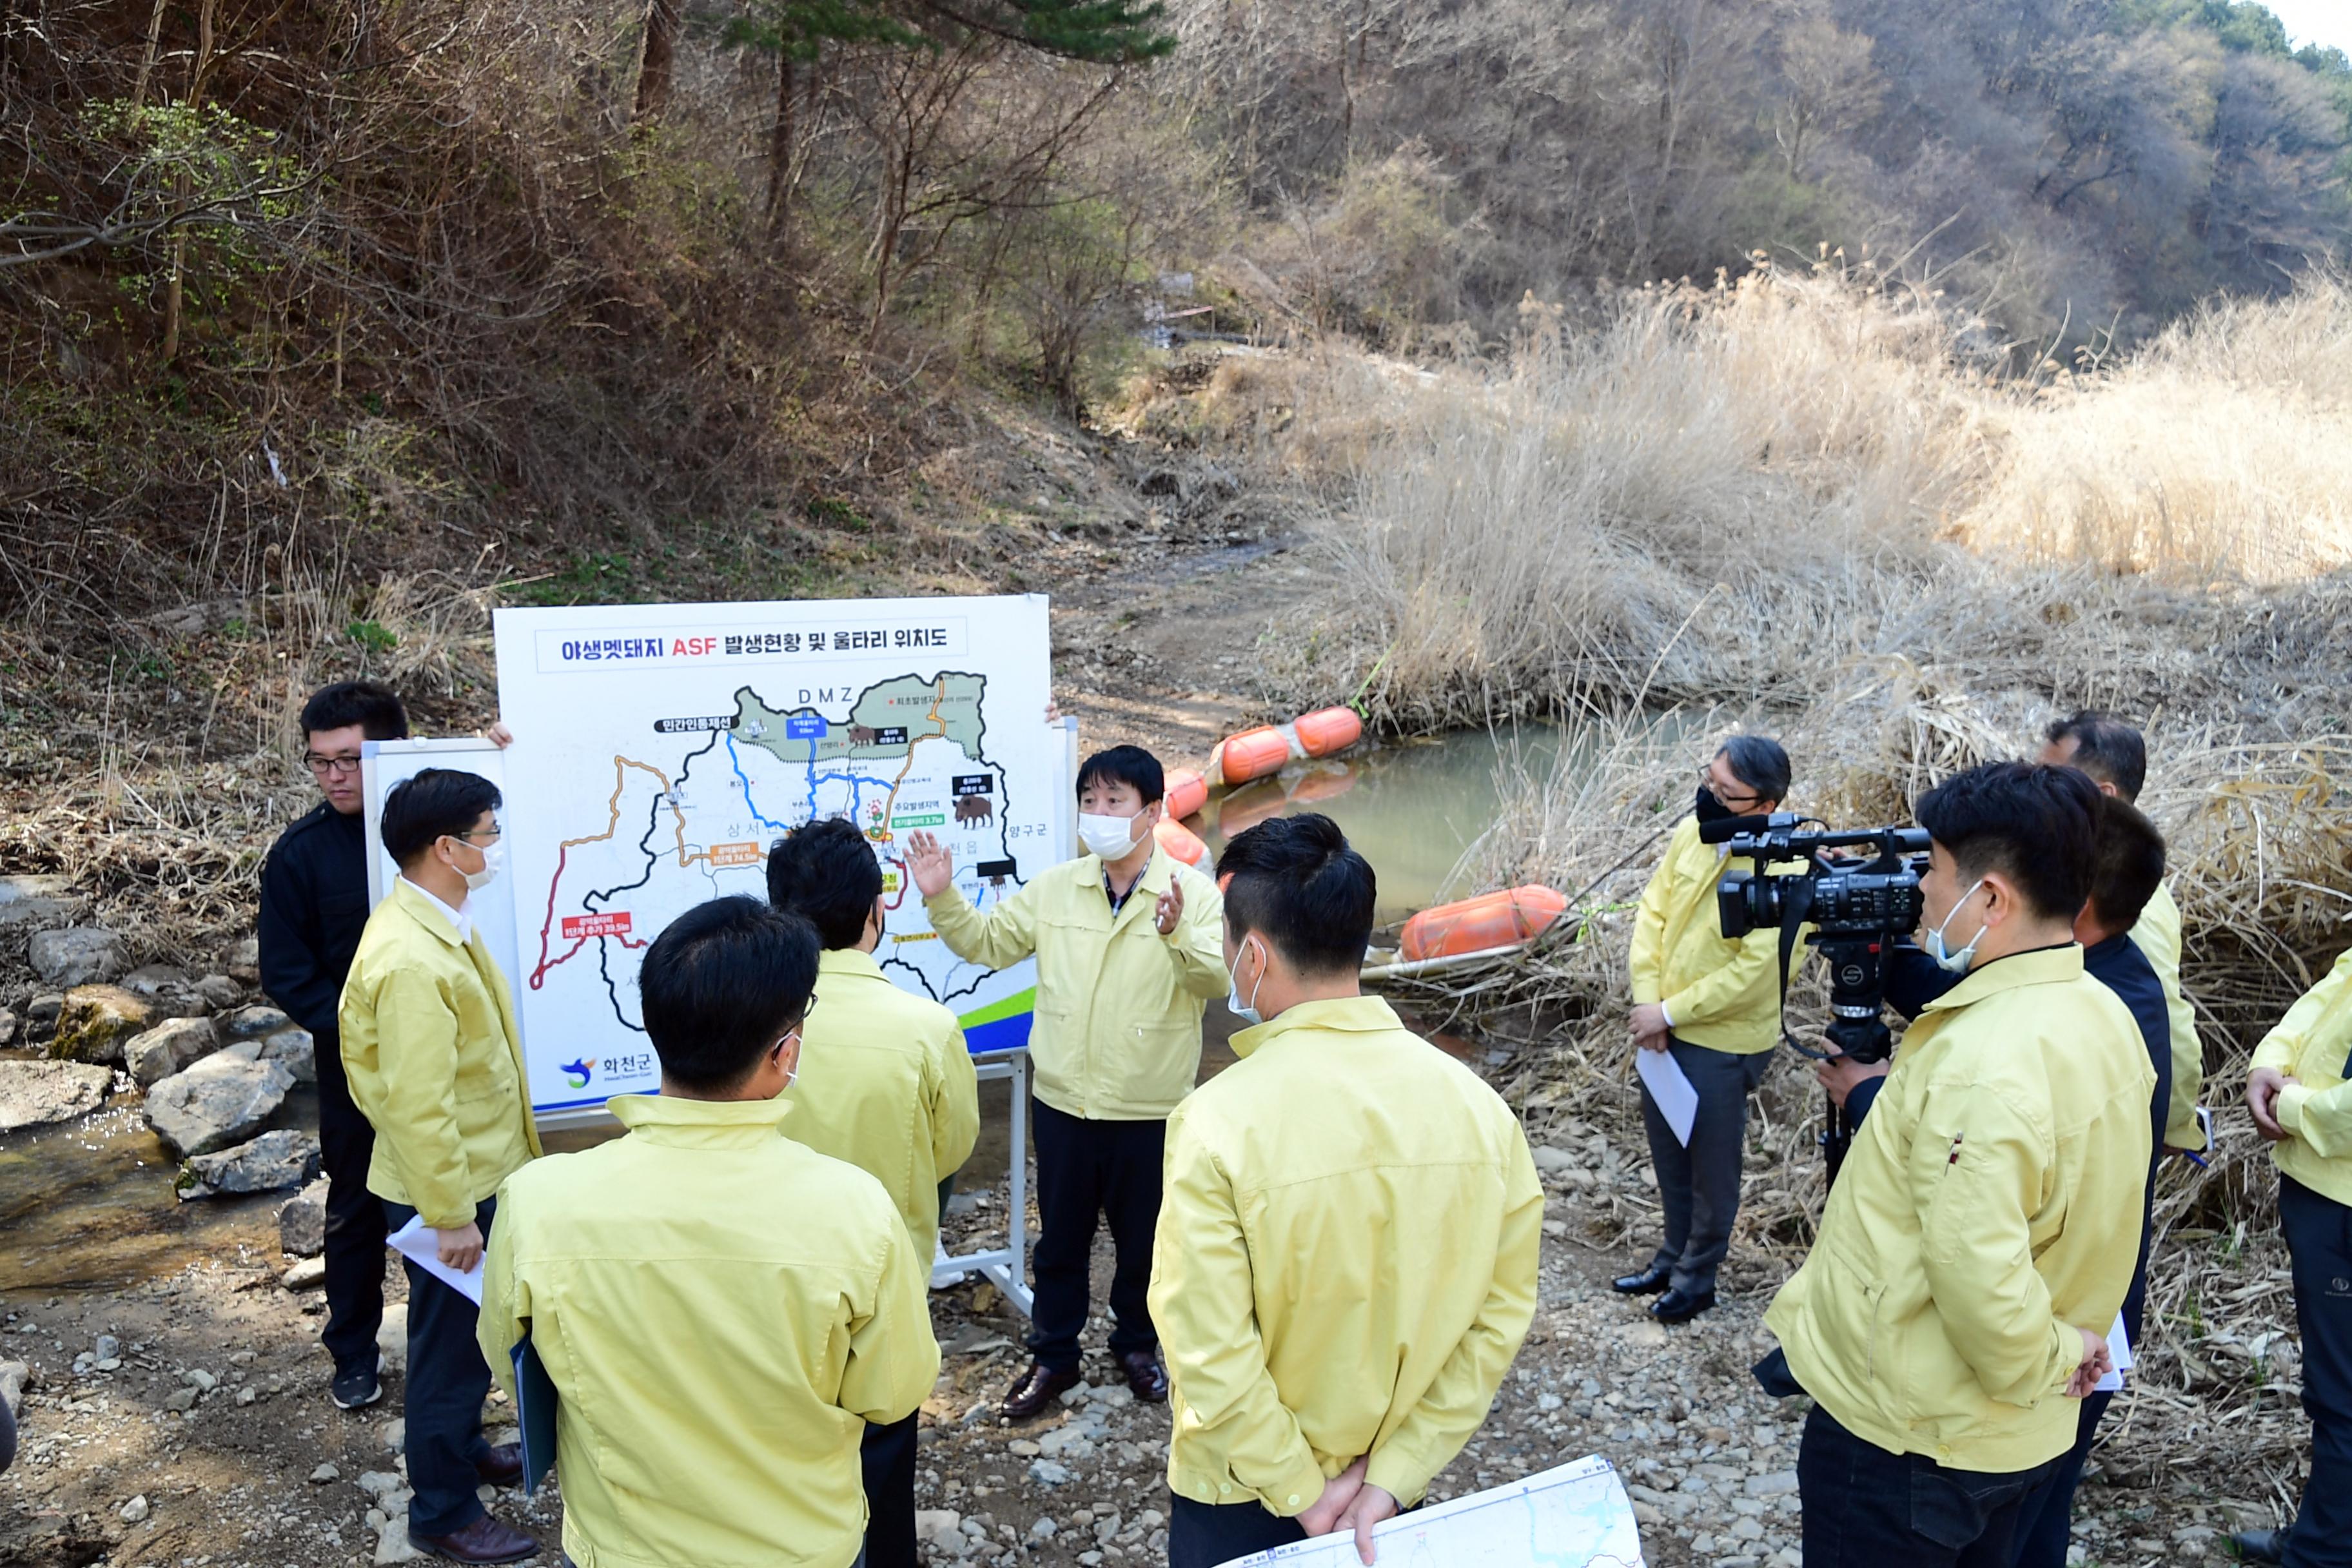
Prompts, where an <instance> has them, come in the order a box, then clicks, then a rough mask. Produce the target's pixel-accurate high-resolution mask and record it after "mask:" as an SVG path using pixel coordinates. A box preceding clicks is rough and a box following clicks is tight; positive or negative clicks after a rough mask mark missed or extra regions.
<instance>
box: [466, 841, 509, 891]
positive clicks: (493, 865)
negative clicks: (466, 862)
mask: <svg viewBox="0 0 2352 1568" xmlns="http://www.w3.org/2000/svg"><path fill="white" fill-rule="evenodd" d="M481 850H482V868H481V869H480V870H478V871H467V872H465V873H463V875H464V876H465V879H466V891H467V892H469V893H478V892H480V891H481V890H482V889H484V888H487V887H488V886H489V885H490V884H491V883H492V882H494V881H496V880H497V879H498V875H499V872H500V871H502V870H504V869H505V868H506V864H507V846H506V840H505V839H503V838H501V839H499V841H498V842H497V843H495V844H488V845H484V846H482V847H481Z"/></svg>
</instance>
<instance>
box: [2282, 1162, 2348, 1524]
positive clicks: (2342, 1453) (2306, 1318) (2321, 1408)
mask: <svg viewBox="0 0 2352 1568" xmlns="http://www.w3.org/2000/svg"><path fill="white" fill-rule="evenodd" d="M2278 1204H2279V1228H2280V1229H2281V1230H2283V1231H2284V1232H2285V1233H2286V1245H2287V1250H2288V1251H2289V1252H2290V1253H2292V1254H2294V1321H2295V1327H2296V1329H2297V1331H2300V1333H2301V1334H2302V1336H2303V1408H2304V1410H2305V1413H2306V1414H2308V1415H2310V1417H2311V1479H2310V1480H2309V1481H2307V1482H2305V1484H2304V1489H2303V1508H2302V1511H2301V1512H2300V1513H2299V1514H2298V1515H2297V1516H2296V1518H2295V1521H2294V1536H2293V1537H2292V1538H2291V1539H2290V1540H2289V1541H2288V1542H2287V1548H2286V1557H2285V1563H2286V1568H2347V1564H2352V1205H2344V1204H2339V1203H2337V1202H2336V1200H2335V1199H2333V1198H2330V1197H2326V1196H2325V1195H2323V1194H2319V1193H2315V1192H2313V1191H2312V1190H2311V1189H2310V1188H2309V1187H2306V1186H2305V1185H2304V1184H2302V1183H2300V1182H2298V1181H2296V1180H2295V1179H2294V1177H2292V1176H2287V1175H2282V1176H2280V1177H2279V1198H2278Z"/></svg>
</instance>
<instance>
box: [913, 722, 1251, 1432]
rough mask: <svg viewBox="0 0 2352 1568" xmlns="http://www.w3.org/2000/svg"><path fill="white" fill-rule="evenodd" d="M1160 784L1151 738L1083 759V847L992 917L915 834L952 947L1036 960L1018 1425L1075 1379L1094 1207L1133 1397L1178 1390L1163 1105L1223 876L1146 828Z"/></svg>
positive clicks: (1195, 1006)
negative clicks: (1171, 1379)
mask: <svg viewBox="0 0 2352 1568" xmlns="http://www.w3.org/2000/svg"><path fill="white" fill-rule="evenodd" d="M1164 790H1165V780H1164V778H1163V776H1162V774H1161V772H1160V763H1159V760H1158V759H1157V758H1155V757H1153V756H1152V754H1151V753H1150V752H1147V751H1144V750H1143V749H1142V748H1140V747H1139V746H1113V747H1111V748H1110V749H1109V750H1108V751H1105V752H1096V753H1095V754H1094V755H1093V756H1090V757H1088V758H1087V760H1086V762H1085V763H1084V764H1083V765H1082V766H1080V768H1079V769H1078V837H1079V839H1080V841H1081V842H1082V843H1083V844H1084V845H1085V846H1086V849H1087V852H1086V853H1085V854H1084V855H1081V856H1079V857H1078V858H1076V859H1075V860H1066V861H1064V862H1063V863H1062V864H1060V865H1058V866H1053V867H1049V868H1046V869H1045V870H1044V871H1042V872H1040V873H1038V874H1037V875H1036V876H1034V877H1033V878H1031V879H1030V880H1029V882H1028V883H1027V885H1025V886H1024V887H1023V888H1022V889H1021V890H1020V891H1019V892H1017V893H1014V894H1013V896H1012V897H1011V898H1009V899H1006V900H1003V902H1002V903H999V904H997V905H996V906H995V907H994V908H993V909H991V910H987V911H986V912H985V913H982V912H981V911H980V910H975V909H973V907H972V905H971V899H970V898H969V897H968V896H967V894H966V892H965V890H964V889H962V888H960V887H958V886H957V885H956V881H955V862H954V859H953V858H952V857H951V856H950V854H949V852H948V850H947V849H946V848H945V847H943V846H942V845H940V842H939V841H938V840H937V839H936V838H934V837H932V836H931V835H929V834H928V833H914V834H911V835H909V836H908V850H909V853H908V861H907V864H908V869H909V870H910V871H911V872H912V873H913V874H914V878H915V885H916V886H917V887H918V888H919V889H922V894H923V907H924V910H926V912H928V913H929V916H930V921H931V929H932V930H934V931H938V932H939V934H940V941H942V942H946V943H947V944H948V947H949V949H950V951H951V952H954V953H955V954H956V955H957V956H958V957H960V958H963V959H967V960H969V961H971V963H981V964H985V965H987V966H988V967H989V968H991V969H1003V968H1005V967H1007V966H1008V965H1011V964H1014V963H1020V962H1021V961H1022V960H1023V959H1024V958H1027V957H1029V956H1031V955H1032V954H1033V953H1034V955H1035V956H1036V959H1037V1007H1036V1023H1035V1025H1034V1028H1033V1030H1032V1032H1031V1034H1030V1037H1029V1059H1030V1063H1031V1065H1032V1067H1033V1068H1034V1070H1035V1074H1036V1105H1035V1115H1034V1120H1033V1121H1032V1123H1031V1125H1032V1126H1033V1128H1034V1136H1035V1140H1036V1145H1037V1216H1038V1236H1037V1250H1036V1253H1035V1255H1034V1259H1033V1264H1032V1267H1033V1268H1034V1269H1035V1290H1036V1296H1035V1300H1034V1310H1033V1314H1032V1318H1031V1331H1030V1334H1029V1349H1030V1352H1031V1353H1032V1355H1033V1356H1034V1358H1035V1359H1034V1361H1033V1362H1032V1363H1031V1365H1030V1367H1029V1369H1028V1370H1027V1371H1026V1372H1024V1373H1022V1374H1021V1376H1020V1378H1019V1380H1018V1381H1016V1382H1015V1383H1014V1384H1013V1388H1012V1392H1011V1393H1010V1394H1008V1395H1007V1396H1006V1398H1005V1401H1004V1404H1003V1415H1005V1416H1006V1417H1007V1418H1009V1419H1011V1420H1014V1421H1024V1420H1027V1419H1028V1418H1029V1417H1031V1416H1033V1415H1036V1414H1037V1413H1038V1412H1040V1411H1042V1410H1045V1409H1046V1408H1047V1407H1049V1406H1050V1405H1052V1404H1053V1402H1054V1401H1055V1399H1056V1398H1058V1397H1059V1396H1060V1395H1061V1394H1063V1393H1064V1392H1065V1391H1066V1390H1067V1389H1070V1388H1073V1387H1075V1386H1076V1384H1077V1382H1078V1378H1079V1372H1078V1364H1079V1345H1078V1336H1079V1334H1080V1333H1081V1332H1082V1331H1084V1330H1085V1328H1086V1325H1087V1302H1088V1299H1089V1296H1090V1293H1091V1292H1090V1289H1089V1285H1088V1280H1087V1263H1088V1260H1089V1255H1090V1254H1091V1252H1092V1250H1093V1247H1094V1237H1095V1220H1096V1216H1097V1215H1100V1214H1107V1215H1108V1217H1109V1220H1110V1237H1111V1245H1112V1247H1113V1248H1114V1249H1115V1252H1116V1258H1117V1261H1116V1265H1115V1267H1114V1269H1113V1272H1112V1275H1111V1285H1110V1307H1111V1313H1112V1316H1113V1318H1114V1319H1115V1320H1116V1321H1115V1323H1114V1325H1113V1327H1112V1329H1111V1334H1110V1352H1111V1355H1112V1357H1113V1358H1114V1359H1115V1360H1116V1361H1117V1362H1118V1367H1119V1371H1120V1372H1121V1373H1123V1374H1124V1375H1125V1376H1126V1378H1127V1382H1128V1386H1129V1388H1131V1389H1132V1390H1134V1392H1135V1396H1136V1397H1137V1398H1138V1399H1141V1400H1146V1401H1157V1400H1162V1399H1165V1398H1167V1397H1168V1374H1167V1373H1166V1372H1165V1371H1163V1370H1162V1369H1161V1367H1160V1356H1159V1343H1160V1336H1159V1335H1158V1334H1157V1333H1156V1332H1155V1331H1153V1329H1152V1326H1151V1310H1150V1304H1149V1301H1148V1299H1147V1292H1148V1291H1149V1289H1150V1283H1151V1233H1152V1227H1153V1226H1155V1225H1156V1224H1157V1223H1158V1221H1159V1217H1160V1156H1161V1154H1162V1152H1163V1150H1164V1147H1165V1139H1166V1134H1167V1128H1168V1113H1169V1112H1170V1111H1171V1110H1175V1109H1176V1102H1177V1101H1178V1100H1182V1099H1183V1098H1184V1096H1185V1095H1186V1094H1188V1093H1189V1092H1191V1090H1192V1080H1193V1079H1196V1078H1198V1077H1199V1076H1200V1071H1201V1013H1202V1009H1203V1008H1204V1007H1205V1006H1206V1005H1207V1004H1208V1001H1209V998H1211V997H1213V996H1222V995H1223V994H1224V992H1225V984H1226V975H1225V968H1224V963H1223V958H1222V957H1221V956H1220V954H1221V952H1222V949H1221V945H1220V943H1221V938H1220V936H1219V927H1220V923H1221V914H1220V905H1219V902H1218V899H1217V889H1216V888H1215V887H1214V886H1213V884H1212V883H1211V882H1210V881H1209V879H1207V878H1206V877H1203V876H1202V875H1201V873H1199V872H1198V871H1195V870H1193V869H1192V868H1191V867H1189V866H1185V865H1181V864H1180V863H1179V862H1177V861H1176V860H1175V859H1173V858H1171V857H1170V856H1169V855H1168V854H1167V853H1166V852H1165V851H1163V850H1161V849H1160V848H1159V847H1157V844H1156V841H1155V840H1154V838H1153V837H1152V828H1153V827H1154V826H1157V824H1158V823H1159V821H1160V808H1161V796H1162V795H1163V793H1164ZM974 890H975V891H977V890H978V889H977V884H975V889H974Z"/></svg>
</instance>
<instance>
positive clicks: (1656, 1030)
mask: <svg viewBox="0 0 2352 1568" xmlns="http://www.w3.org/2000/svg"><path fill="white" fill-rule="evenodd" d="M1627 1023H1628V1024H1630V1025H1631V1026H1632V1027H1633V1043H1634V1044H1635V1045H1637V1046H1639V1047H1642V1048H1643V1050H1645V1051H1663V1050H1664V1049H1665V1048H1666V1040H1667V1037H1668V1036H1669V1035H1670V1034H1671V1033H1672V1030H1671V1029H1670V1027H1669V1026H1668V1025H1667V1023H1666V1010H1665V1009H1664V1007H1661V1006H1659V1005H1657V1004H1656V1003H1655V1002H1642V1003H1637V1004H1635V1005H1634V1007H1633V1016H1632V1017H1631V1018H1629V1019H1628V1020H1627Z"/></svg>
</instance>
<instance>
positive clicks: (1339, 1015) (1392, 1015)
mask: <svg viewBox="0 0 2352 1568" xmlns="http://www.w3.org/2000/svg"><path fill="white" fill-rule="evenodd" d="M1402 1027H1404V1025H1403V1024H1402V1022H1401V1021H1399V1019H1398V1017H1397V1016H1396V1009H1395V1008H1393V1007H1391V1006H1390V1005H1389V1004H1388V998H1386V997H1385V996H1335V997H1332V998H1330V999H1328V1000H1327V1001H1322V1002H1301V1003H1300V1004H1298V1005H1297V1006H1296V1007H1289V1008H1286V1009H1284V1010H1283V1011H1282V1012H1281V1013H1279V1014H1277V1015H1276V1016H1274V1017H1271V1018H1268V1019H1267V1020H1266V1021H1265V1023H1263V1024H1255V1025H1252V1026H1250V1027H1249V1028H1246V1029H1244V1030H1243V1031H1242V1032H1241V1033H1240V1034H1238V1035H1235V1036H1234V1037H1233V1040H1232V1042H1231V1044H1232V1046H1233V1048H1234V1055H1235V1056H1237V1057H1246V1056H1248V1055H1250V1054H1251V1053H1252V1052H1254V1051H1257V1050H1262V1049H1264V1048H1265V1046H1267V1045H1268V1044H1269V1043H1271V1042H1272V1041H1274V1040H1275V1039H1276V1038H1278V1037H1281V1036H1283V1035H1286V1034H1289V1033H1290V1032H1292V1031H1293V1030H1296V1029H1335V1030H1339V1031H1341V1032H1344V1033H1349V1034H1367V1035H1368V1034H1371V1033H1374V1032H1375V1031H1378V1030H1381V1029H1402Z"/></svg>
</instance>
